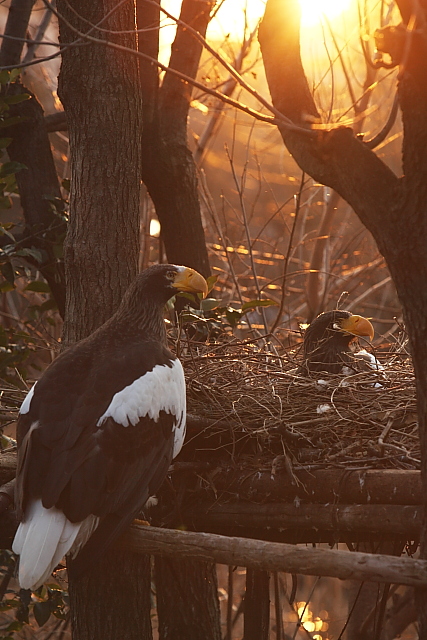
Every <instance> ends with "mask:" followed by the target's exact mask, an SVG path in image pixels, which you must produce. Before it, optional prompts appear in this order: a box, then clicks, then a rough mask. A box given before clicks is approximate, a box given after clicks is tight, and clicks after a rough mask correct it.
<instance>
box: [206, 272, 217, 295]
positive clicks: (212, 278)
mask: <svg viewBox="0 0 427 640" xmlns="http://www.w3.org/2000/svg"><path fill="white" fill-rule="evenodd" d="M218 278H219V276H218V275H216V276H209V278H206V282H207V283H208V293H210V292H211V291H212V289H213V288H214V286H215V284H216V281H217V280H218Z"/></svg>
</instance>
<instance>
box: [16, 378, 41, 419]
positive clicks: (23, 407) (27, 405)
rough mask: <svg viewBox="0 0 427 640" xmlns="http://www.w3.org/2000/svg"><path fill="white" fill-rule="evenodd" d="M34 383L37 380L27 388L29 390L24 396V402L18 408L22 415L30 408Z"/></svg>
mask: <svg viewBox="0 0 427 640" xmlns="http://www.w3.org/2000/svg"><path fill="white" fill-rule="evenodd" d="M36 384H37V382H36V383H35V384H33V386H32V387H31V389H30V390H29V392H28V393H27V395H26V396H25V398H24V402H23V403H22V404H21V408H20V409H19V413H20V414H21V415H23V414H24V413H28V412H29V410H30V405H31V400H32V399H33V395H34V388H35V386H36Z"/></svg>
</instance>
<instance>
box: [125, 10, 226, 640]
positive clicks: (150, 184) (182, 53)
mask: <svg viewBox="0 0 427 640" xmlns="http://www.w3.org/2000/svg"><path fill="white" fill-rule="evenodd" d="M212 6H213V2H212V1H211V0H202V2H200V0H184V2H183V3H182V8H181V15H180V19H181V20H182V21H184V22H186V23H187V24H190V25H191V26H192V27H193V28H194V29H196V30H197V31H199V32H200V33H201V34H202V35H204V34H205V33H206V28H207V25H208V23H209V19H210V10H211V8H212ZM159 16H160V12H159V9H158V7H156V6H155V5H153V4H150V3H146V2H144V0H138V2H137V18H138V28H139V29H148V27H151V29H149V30H147V31H145V32H142V34H141V36H140V38H139V42H138V48H139V50H140V51H141V52H143V53H146V54H148V55H150V56H151V57H153V58H157V56H158V48H159V42H158V31H157V30H155V29H153V28H152V26H153V25H155V24H158V23H159ZM201 52H202V47H201V44H200V43H199V42H197V41H196V40H195V39H194V37H193V36H192V35H191V33H190V32H189V31H188V30H185V29H183V27H182V26H178V29H177V34H176V38H175V41H174V43H173V46H172V54H171V59H170V63H169V64H170V66H171V67H172V68H174V69H177V70H179V71H181V72H182V73H185V74H186V75H188V76H189V77H190V78H194V77H195V76H196V74H197V69H198V66H199V60H200V55H201ZM140 79H141V89H142V93H143V105H144V131H143V155H142V167H143V169H142V177H143V180H144V183H145V184H146V186H147V189H148V191H149V193H150V196H151V198H152V200H153V203H154V206H155V208H156V213H157V216H158V218H159V221H160V224H161V228H162V231H161V238H162V240H163V242H164V246H165V250H166V255H167V258H168V260H169V261H170V262H173V263H176V264H186V265H188V266H190V267H193V268H194V269H197V271H199V272H200V273H202V274H203V275H204V276H206V277H207V276H208V275H209V273H210V269H209V260H208V254H207V250H206V243H205V238H204V231H203V226H202V220H201V214H200V203H199V197H198V189H197V172H196V167H195V163H194V160H193V157H192V154H191V151H190V150H189V148H188V145H187V119H188V112H189V107H190V101H191V91H192V90H191V87H190V85H188V84H184V83H183V82H182V81H181V80H178V79H177V78H175V77H174V76H173V75H172V74H168V73H167V72H166V75H165V78H164V80H163V84H162V86H161V87H159V73H158V69H157V68H156V67H155V66H154V65H153V64H151V63H149V62H146V61H144V60H141V64H140ZM214 576H215V578H214ZM182 580H184V581H185V588H184V589H182V590H181V591H179V586H180V584H181V582H180V581H182ZM201 587H202V588H201ZM177 590H178V591H177ZM156 592H157V601H158V615H159V633H160V638H161V640H179V639H182V640H187V639H188V638H192V639H193V638H194V639H196V638H200V639H202V638H203V640H217V639H218V638H220V637H221V626H220V617H219V603H218V593H217V584H216V568H215V564H214V563H210V562H199V561H197V560H187V561H185V565H183V562H182V561H181V560H172V559H170V560H168V561H167V562H166V561H162V560H158V559H157V560H156ZM173 594H175V596H177V594H178V595H179V598H175V596H174V597H172V595H173ZM172 602H176V603H178V602H179V606H178V605H177V606H172V604H171V603H172ZM195 612H197V613H195Z"/></svg>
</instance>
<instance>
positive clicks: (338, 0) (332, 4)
mask: <svg viewBox="0 0 427 640" xmlns="http://www.w3.org/2000/svg"><path fill="white" fill-rule="evenodd" d="M350 2H351V0H299V3H300V6H301V25H302V26H303V27H314V26H315V25H317V24H318V23H319V22H321V20H322V18H323V16H325V17H326V18H327V19H328V20H333V19H334V18H337V17H338V16H339V15H340V14H341V13H343V12H344V11H346V10H347V9H348V8H349V6H350Z"/></svg>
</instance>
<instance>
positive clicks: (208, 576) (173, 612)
mask: <svg viewBox="0 0 427 640" xmlns="http://www.w3.org/2000/svg"><path fill="white" fill-rule="evenodd" d="M155 576H156V593H157V613H158V616H159V637H160V638H161V640H189V639H190V638H191V640H207V639H208V638H212V640H221V630H220V626H219V603H218V598H217V590H218V583H217V575H216V566H215V563H210V562H208V563H204V562H203V563H202V562H198V561H194V560H191V559H189V558H180V559H176V560H175V559H172V558H164V557H156V558H155ZM213 593H214V594H215V597H212V594H213Z"/></svg>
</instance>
